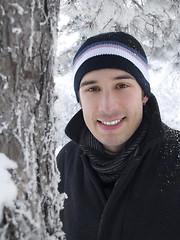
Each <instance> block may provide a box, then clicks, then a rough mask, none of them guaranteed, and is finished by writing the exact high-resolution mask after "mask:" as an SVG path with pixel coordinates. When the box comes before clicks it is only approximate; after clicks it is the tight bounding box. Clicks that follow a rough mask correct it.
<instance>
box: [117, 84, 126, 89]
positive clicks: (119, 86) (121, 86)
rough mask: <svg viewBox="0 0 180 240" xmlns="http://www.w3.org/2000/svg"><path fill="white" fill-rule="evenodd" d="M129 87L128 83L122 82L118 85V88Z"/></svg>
mask: <svg viewBox="0 0 180 240" xmlns="http://www.w3.org/2000/svg"><path fill="white" fill-rule="evenodd" d="M127 87H128V85H127V84H125V83H121V84H118V85H117V88H127Z"/></svg>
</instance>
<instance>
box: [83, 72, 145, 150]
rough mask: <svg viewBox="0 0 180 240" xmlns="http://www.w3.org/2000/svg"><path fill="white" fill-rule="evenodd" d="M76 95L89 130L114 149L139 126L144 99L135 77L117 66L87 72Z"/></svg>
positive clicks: (118, 148)
mask: <svg viewBox="0 0 180 240" xmlns="http://www.w3.org/2000/svg"><path fill="white" fill-rule="evenodd" d="M79 97H80V105H81V107H82V111H83V116H84V120H85V123H86V125H87V127H88V128H89V130H90V132H91V133H92V134H93V135H94V137H95V138H96V139H97V140H98V141H99V142H101V143H102V144H103V145H104V147H105V148H106V149H108V150H111V151H114V152H117V151H119V150H121V149H122V148H123V146H124V145H125V143H126V142H127V140H128V139H129V138H130V137H131V136H132V135H133V133H134V132H135V131H136V129H137V128H138V127H139V125H140V123H141V121H142V116H143V103H145V102H146V101H147V97H143V93H142V89H141V87H140V86H139V84H138V83H137V81H136V80H135V78H134V77H133V76H132V75H130V74H129V73H127V72H125V71H122V70H118V69H101V70H96V71H92V72H89V73H87V74H86V75H85V76H84V77H83V78H82V80H81V83H80V90H79Z"/></svg>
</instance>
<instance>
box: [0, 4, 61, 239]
mask: <svg viewBox="0 0 180 240" xmlns="http://www.w3.org/2000/svg"><path fill="white" fill-rule="evenodd" d="M59 4H60V0H23V1H22V0H8V1H6V0H0V91H1V92H0V152H1V153H0V239H1V240H4V239H11V240H16V239H18V240H21V239H23V240H26V239H28V240H30V239H32V240H34V239H37V240H39V239H43V240H44V239H48V240H50V239H61V238H63V237H61V236H63V232H62V230H61V222H60V218H59V213H60V209H61V208H62V204H63V199H64V197H65V195H63V194H59V193H58V191H57V184H58V181H59V174H58V171H57V168H56V162H55V153H54V150H55V142H54V138H53V136H54V127H53V125H54V115H53V107H52V106H53V101H54V93H53V88H54V84H53V72H54V70H53V69H54V63H55V59H54V56H55V47H56V46H55V43H56V41H55V40H56V39H57V26H56V25H57V22H58V14H59Z"/></svg>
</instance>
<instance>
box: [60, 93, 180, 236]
mask: <svg viewBox="0 0 180 240" xmlns="http://www.w3.org/2000/svg"><path fill="white" fill-rule="evenodd" d="M147 108H148V116H149V122H150V126H149V130H148V133H147V135H146V137H145V140H144V145H143V149H141V151H140V153H139V155H138V156H136V158H135V159H133V161H132V162H131V164H129V165H128V166H127V167H126V168H125V169H124V171H123V172H122V174H121V176H120V177H119V179H118V181H117V182H116V184H115V186H114V188H113V191H112V193H111V195H110V197H109V198H108V200H106V199H105V196H104V193H103V191H102V186H101V183H100V182H99V179H98V178H97V175H96V174H95V172H94V170H93V169H92V167H91V166H90V164H89V159H88V156H87V155H86V154H85V153H84V152H83V150H82V148H81V146H80V144H79V141H80V135H81V129H82V128H83V127H84V126H85V123H84V120H83V117H82V112H81V111H80V112H78V113H77V114H76V115H75V116H74V117H73V119H72V120H71V121H70V123H69V124H68V126H67V128H66V133H67V134H68V136H69V137H70V138H71V139H72V141H71V142H69V143H68V144H67V145H66V146H65V147H64V148H63V149H62V150H61V151H60V153H59V155H58V157H57V165H58V169H59V171H60V174H61V182H60V184H59V191H60V192H61V193H62V192H66V194H67V195H68V199H67V200H66V201H65V206H64V210H63V211H62V212H61V216H60V218H61V220H62V221H63V230H64V231H65V233H66V238H67V240H179V239H180V132H179V131H176V130H172V129H170V128H169V127H167V126H166V125H165V124H163V123H162V122H161V119H160V114H159V109H158V105H157V102H156V99H155V97H154V96H152V97H151V98H150V99H149V101H148V103H147Z"/></svg>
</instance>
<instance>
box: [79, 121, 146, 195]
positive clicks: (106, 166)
mask: <svg viewBox="0 0 180 240" xmlns="http://www.w3.org/2000/svg"><path fill="white" fill-rule="evenodd" d="M147 129H148V121H147V120H146V119H145V118H144V120H143V121H142V123H141V125H140V126H139V128H138V129H137V130H136V132H135V133H134V135H133V136H132V137H131V138H130V139H129V140H128V142H127V144H126V146H125V148H124V149H123V150H122V151H120V152H117V153H114V152H110V151H108V150H106V149H104V147H103V146H102V144H101V143H100V142H98V141H97V140H96V139H95V138H94V137H93V136H92V134H91V133H90V132H89V133H88V134H87V132H86V133H84V134H83V138H84V137H85V138H84V143H85V144H83V145H81V147H82V148H83V150H84V152H85V153H86V154H87V156H88V157H89V161H90V164H91V166H92V168H93V169H94V170H95V172H96V173H97V175H98V176H99V178H100V180H101V182H102V184H103V187H104V190H105V192H106V195H107V197H108V196H109V194H110V192H111V190H112V188H113V186H114V183H115V182H116V181H117V179H118V178H119V177H120V175H121V172H122V171H123V169H124V168H125V167H126V166H127V165H128V163H129V162H130V161H133V159H134V158H135V157H136V156H137V155H138V153H139V151H140V146H141V145H142V142H143V141H142V140H143V139H144V137H145V135H146V133H147Z"/></svg>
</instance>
